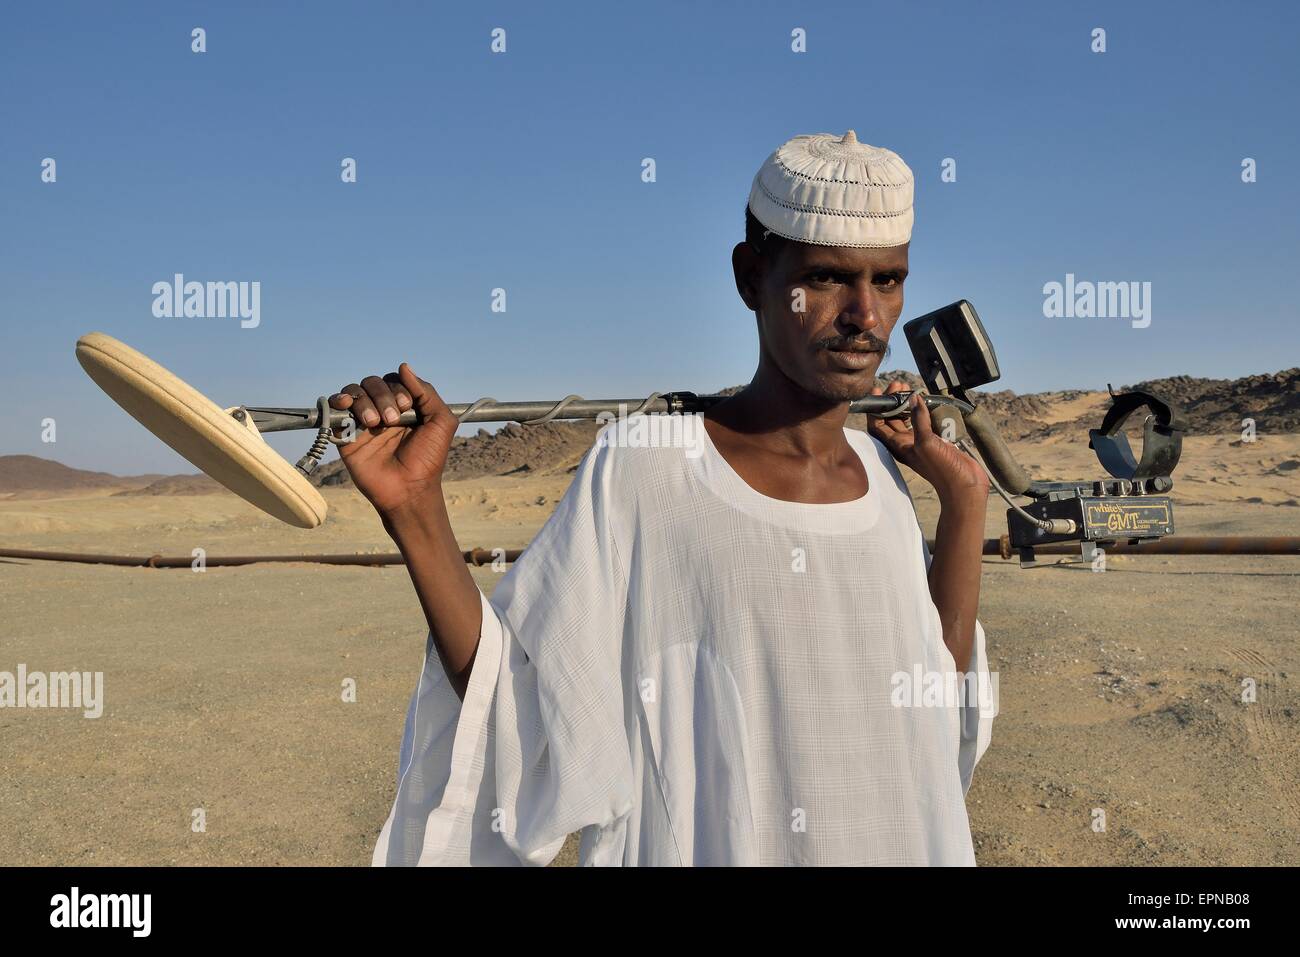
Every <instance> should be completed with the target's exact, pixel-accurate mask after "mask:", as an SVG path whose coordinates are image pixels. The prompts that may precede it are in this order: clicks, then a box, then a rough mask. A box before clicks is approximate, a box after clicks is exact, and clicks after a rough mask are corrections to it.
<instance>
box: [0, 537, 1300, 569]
mask: <svg viewBox="0 0 1300 957" xmlns="http://www.w3.org/2000/svg"><path fill="white" fill-rule="evenodd" d="M926 544H927V545H928V546H929V548H930V550H931V552H933V551H934V544H935V543H934V542H933V541H927V542H926ZM1103 550H1104V551H1105V552H1106V553H1107V554H1108V555H1300V537H1294V536H1277V537H1264V536H1240V537H1227V536H1196V535H1183V536H1171V537H1169V538H1161V539H1157V540H1154V541H1147V542H1143V543H1141V544H1138V545H1130V544H1128V543H1127V542H1119V543H1116V544H1113V545H1108V546H1103ZM523 551H524V550H523V549H522V548H507V549H492V548H471V549H469V550H468V551H464V552H462V553H461V555H462V556H463V557H464V559H465V562H466V563H467V564H470V565H491V564H492V563H493V562H496V561H504V562H507V563H509V562H514V561H517V560H518V558H519V556H520V555H522V554H523ZM1034 551H1035V552H1036V553H1038V554H1040V555H1078V554H1079V546H1078V544H1077V543H1070V542H1064V543H1061V544H1059V545H1038V546H1035V548H1034ZM983 553H984V554H985V555H999V556H1001V557H1002V558H1006V559H1010V558H1011V557H1012V551H1011V544H1010V539H1009V537H1008V536H1006V535H1003V536H1002V537H1001V538H989V539H985V541H984V552H983ZM0 558H25V559H31V560H35V561H48V562H77V563H81V564H86V565H123V566H128V567H134V568H189V567H191V566H192V565H193V564H194V563H195V561H196V559H195V558H193V557H192V556H189V555H173V556H164V555H147V556H138V555H97V554H92V553H84V552H47V551H37V550H33V549H22V548H0ZM288 562H300V563H304V564H315V565H362V566H385V565H403V564H405V562H404V560H403V559H402V555H401V553H400V552H376V553H374V554H370V555H357V554H353V555H216V556H206V557H205V558H204V559H203V564H204V565H206V566H207V567H209V568H220V567H222V566H236V565H257V564H261V563H278V564H283V563H288Z"/></svg>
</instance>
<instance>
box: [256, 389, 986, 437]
mask: <svg viewBox="0 0 1300 957" xmlns="http://www.w3.org/2000/svg"><path fill="white" fill-rule="evenodd" d="M911 395H912V393H911V392H894V393H891V394H889V395H869V396H866V397H865V398H862V399H858V400H857V401H856V402H853V403H852V404H850V406H849V411H850V412H860V413H865V414H867V415H874V416H879V417H882V418H892V417H895V416H899V415H902V414H903V413H905V412H906V411H907V402H908V399H909V398H910V397H911ZM725 398H726V396H722V395H696V394H695V393H693V392H668V393H663V394H660V393H653V394H651V395H650V396H648V397H645V398H640V399H584V398H582V397H581V396H576V395H571V396H568V397H567V398H564V399H561V400H560V401H558V402H550V401H542V402H498V401H496V400H495V399H491V398H483V399H479V400H477V401H475V402H469V403H453V404H451V405H448V408H449V409H450V410H451V412H452V414H453V415H455V416H456V417H457V418H458V419H460V421H461V422H519V423H521V424H523V425H540V424H541V423H543V422H554V421H567V420H573V419H595V418H598V417H600V416H601V415H609V416H625V415H634V414H638V413H645V414H660V415H665V414H671V413H683V414H686V413H694V412H703V411H704V410H705V409H708V408H710V407H711V406H714V405H716V404H717V403H719V402H721V401H722V400H723V399H725ZM924 398H925V404H926V406H927V407H928V408H930V409H936V408H938V407H940V406H945V405H946V406H949V407H952V408H956V409H957V410H958V411H960V412H962V413H963V414H967V413H969V412H972V411H973V406H971V405H970V403H967V402H963V401H961V400H959V399H953V398H950V397H948V396H937V395H925V397H924ZM318 407H319V403H318ZM238 411H239V412H244V413H247V414H248V415H251V416H252V418H253V425H254V426H256V427H257V430H258V431H259V432H288V431H293V430H295V429H319V428H320V413H319V411H318V408H310V409H301V408H254V407H252V406H247V407H244V408H242V409H240V410H238ZM351 420H352V413H351V412H344V411H339V410H337V409H331V410H330V421H329V424H330V427H331V428H333V429H342V428H344V427H345V426H346V425H347V423H348V422H349V421H351ZM418 422H419V416H418V415H417V414H416V412H415V410H413V409H411V410H408V411H406V412H403V413H402V415H401V418H399V419H398V421H397V424H398V425H399V426H403V425H404V426H411V425H416V424H417V423H418Z"/></svg>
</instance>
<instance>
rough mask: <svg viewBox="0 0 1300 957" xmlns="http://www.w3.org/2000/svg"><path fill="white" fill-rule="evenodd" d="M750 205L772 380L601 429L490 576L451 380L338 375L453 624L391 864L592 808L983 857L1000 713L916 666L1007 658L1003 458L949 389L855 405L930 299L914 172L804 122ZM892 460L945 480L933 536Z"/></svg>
mask: <svg viewBox="0 0 1300 957" xmlns="http://www.w3.org/2000/svg"><path fill="white" fill-rule="evenodd" d="M746 216H747V220H748V223H747V227H748V228H747V238H746V241H745V242H743V243H740V244H739V245H737V246H736V248H735V249H734V250H733V252H732V265H733V269H734V271H735V278H736V286H737V289H738V290H739V292H740V296H741V298H742V299H743V300H744V302H745V305H746V306H748V307H749V308H750V309H751V310H753V311H754V312H755V314H756V317H757V323H758V333H759V362H758V369H757V371H756V372H755V374H754V378H753V380H752V381H751V382H750V384H749V386H748V387H747V388H745V389H744V390H743V391H742V392H740V393H738V394H737V395H735V396H733V397H731V398H729V399H727V400H726V401H724V402H722V403H720V404H718V405H717V406H715V407H714V408H712V409H711V410H710V411H709V412H708V413H707V414H706V415H705V417H704V421H703V423H702V425H703V428H701V429H700V430H698V432H697V438H698V441H697V442H696V443H694V447H693V448H683V447H681V446H680V444H679V447H664V446H662V445H660V446H659V447H645V446H642V447H630V444H628V443H624V444H620V443H618V442H617V441H615V433H614V432H613V431H612V430H613V429H614V426H613V425H611V426H607V427H606V428H605V429H604V430H602V432H601V433H600V436H599V437H598V440H597V442H596V445H595V447H594V448H593V449H592V450H591V451H590V452H588V454H587V455H586V457H585V458H584V459H583V461H582V463H581V465H580V466H579V468H578V471H577V474H576V476H575V478H574V480H573V484H572V485H571V486H570V488H569V490H568V491H567V493H566V494H565V496H564V498H563V500H562V501H561V502H560V504H559V505H558V507H557V508H556V511H555V513H554V514H553V515H552V516H551V518H550V520H549V521H548V522H547V523H546V525H545V527H543V528H542V530H541V531H540V532H539V533H538V535H537V536H536V538H534V540H533V541H532V543H531V544H530V545H529V547H528V549H527V551H526V552H525V553H524V555H523V556H522V557H521V558H520V560H519V561H518V562H517V563H516V564H515V565H514V567H513V568H512V569H511V571H510V572H509V573H508V574H507V575H506V576H505V577H504V578H503V579H502V580H501V582H500V583H499V584H498V586H497V589H496V591H495V593H494V594H493V597H492V599H491V600H489V599H487V598H486V597H484V596H483V594H482V593H481V592H480V591H479V590H478V588H477V587H476V586H475V584H474V581H473V579H472V578H471V577H470V574H469V572H468V570H467V569H466V567H465V563H464V561H463V560H462V557H461V553H460V547H459V545H458V544H457V542H456V540H455V538H454V536H453V534H452V530H451V525H450V523H449V521H448V517H447V510H446V507H445V504H444V502H443V498H442V494H441V487H440V479H441V472H442V468H443V465H444V463H445V461H446V456H447V449H448V447H449V445H450V443H451V439H452V436H453V434H454V432H455V430H456V427H457V424H458V423H457V420H456V418H455V417H454V416H453V415H452V414H451V412H450V411H449V410H448V409H447V407H446V406H445V405H444V403H443V401H442V399H441V398H440V397H439V396H438V394H437V392H436V391H435V389H434V388H433V387H432V386H431V385H430V384H429V383H427V382H425V381H423V380H422V379H420V378H418V377H417V376H416V375H415V373H414V372H413V371H412V370H411V368H410V366H408V365H406V364H403V365H402V366H401V368H400V369H399V371H398V372H396V373H392V374H390V375H388V376H385V377H383V378H380V377H376V376H371V377H368V378H367V379H365V380H364V381H363V382H362V383H360V384H359V385H357V384H354V385H350V386H347V387H346V388H344V389H343V391H342V392H341V393H340V394H338V395H336V396H334V397H333V398H332V400H331V401H332V403H333V404H334V407H335V408H339V409H348V408H351V409H352V410H353V412H354V414H355V415H356V416H357V417H358V419H359V420H360V422H361V423H362V424H363V425H365V426H367V427H368V429H367V431H366V432H365V433H364V434H362V435H361V436H359V437H358V439H357V440H356V441H355V442H353V443H352V444H350V445H345V446H343V447H342V454H343V459H344V461H345V462H346V464H347V467H348V469H349V471H350V472H351V474H352V477H353V480H354V481H355V483H356V485H357V487H358V488H359V489H360V490H361V491H362V493H364V494H365V495H366V496H367V497H368V498H369V499H370V501H371V502H372V503H373V504H374V506H375V507H376V509H377V510H378V511H379V514H380V515H381V516H382V518H383V520H384V523H385V526H386V528H387V529H388V531H389V533H390V534H391V535H392V537H393V539H394V540H395V541H396V542H397V544H398V546H399V547H400V548H401V550H402V553H403V555H404V556H405V558H406V562H407V568H408V570H409V571H410V575H411V579H412V581H413V583H414V585H415V589H416V592H417V594H418V595H419V598H420V602H421V605H422V606H423V609H424V612H425V616H426V618H427V619H428V623H429V630H430V635H429V640H428V644H427V647H426V655H425V664H424V669H423V672H422V674H421V676H420V680H419V683H418V685H417V688H416V691H415V695H414V697H413V699H412V701H411V705H410V709H409V711H408V715H407V721H406V728H405V733H404V735H403V741H402V747H401V756H400V767H399V780H398V788H397V797H396V800H395V802H394V806H393V810H392V814H391V815H390V817H389V819H388V821H387V823H386V824H385V825H384V828H383V831H382V833H381V834H380V838H379V842H378V845H377V847H376V849H375V854H374V859H375V863H376V864H417V863H418V864H451V863H454V864H467V863H468V864H518V863H528V864H546V863H549V862H550V861H551V860H552V859H553V858H554V857H555V855H556V854H557V853H558V851H559V849H560V847H561V845H562V843H563V842H564V839H565V836H566V835H568V834H570V833H573V832H575V831H581V832H582V841H581V852H580V853H581V858H582V862H583V863H584V864H608V865H618V864H626V865H632V864H648V865H661V864H688V865H690V864H700V865H708V864H763V865H783V864H973V863H974V853H973V850H972V846H971V838H970V828H969V824H968V822H967V817H966V810H965V802H964V796H965V790H966V788H967V787H968V786H969V782H970V775H971V772H972V770H973V768H974V765H975V762H976V761H978V759H979V756H980V754H982V752H983V750H984V749H985V748H986V747H987V745H988V740H989V725H990V723H991V720H992V713H991V709H988V708H979V707H977V706H976V704H975V703H974V702H972V701H969V700H967V701H966V702H965V704H964V705H960V706H958V705H957V704H955V703H954V702H952V701H951V700H948V699H944V700H939V701H935V700H929V701H928V702H927V703H920V704H918V702H917V701H916V700H915V699H914V698H913V697H911V696H908V695H902V696H900V695H899V694H898V693H897V692H898V688H899V680H900V677H899V676H907V677H910V676H911V675H913V674H924V675H927V676H930V675H953V674H954V672H966V671H967V670H968V669H969V670H971V671H972V672H976V673H979V674H984V673H985V672H986V671H987V664H986V661H985V654H984V640H983V632H982V629H981V628H980V626H979V623H978V622H977V621H976V612H977V607H978V601H979V584H980V555H981V545H982V541H983V531H984V509H985V504H986V498H987V494H988V482H987V479H986V477H985V475H984V473H983V471H982V470H981V469H980V467H979V466H978V464H977V463H976V462H974V460H972V459H971V458H969V457H968V456H966V455H964V454H962V453H961V452H960V451H959V450H958V449H957V448H956V447H954V446H953V445H951V444H949V443H947V442H945V441H944V440H943V439H942V438H940V437H939V436H938V435H937V434H936V433H935V432H934V431H933V429H932V427H931V421H930V415H929V412H928V410H927V409H926V407H925V406H924V404H914V405H913V406H912V408H911V416H910V417H911V422H910V423H905V422H900V421H898V420H881V419H873V420H872V426H871V435H866V434H864V433H862V432H858V431H855V430H849V429H846V428H845V419H846V415H847V410H848V405H849V402H850V401H851V400H853V399H857V398H860V397H862V396H864V395H867V394H869V393H871V394H875V393H879V392H880V389H879V388H878V387H876V386H875V384H874V382H875V379H874V377H875V373H876V371H877V369H878V368H879V365H880V361H881V357H882V355H883V353H884V350H885V348H886V343H887V342H888V340H889V336H890V333H891V332H892V330H893V328H894V325H895V323H896V322H897V321H898V318H899V315H900V313H901V311H902V306H903V282H904V280H905V279H906V277H907V251H908V243H909V241H910V238H911V226H912V175H911V171H910V170H909V169H908V168H907V166H906V165H905V164H904V163H903V161H902V160H901V159H900V158H899V157H898V156H896V155H895V154H893V153H892V152H890V151H888V150H884V149H877V148H875V147H872V146H867V145H865V144H862V143H859V142H858V141H857V138H856V136H855V135H854V134H853V132H852V131H850V132H848V133H847V134H845V135H844V136H843V137H835V136H832V135H829V134H820V135H816V136H799V137H795V138H794V139H792V140H790V141H789V142H787V143H786V144H784V145H783V146H782V147H781V148H780V149H778V150H777V151H776V152H775V153H773V154H772V156H771V157H769V159H768V160H767V162H766V163H765V164H764V165H763V167H762V169H760V171H759V173H758V175H757V176H756V177H755V179H754V183H753V188H752V191H751V194H750V200H749V205H748V208H747V211H746ZM901 388H903V384H902V383H898V382H895V383H891V384H890V386H889V391H891V392H892V391H897V390H899V389H901ZM411 407H414V408H416V409H418V411H419V412H420V414H421V420H422V423H423V424H421V425H420V426H418V427H416V428H413V429H403V428H383V425H384V424H385V423H389V424H391V423H393V422H395V421H396V416H397V415H398V414H399V413H400V412H401V411H403V410H405V409H408V408H411ZM893 459H898V460H899V461H901V462H903V463H905V464H906V465H908V466H909V467H911V468H912V469H913V470H914V471H915V472H916V473H917V474H919V475H920V476H921V477H922V478H924V479H925V480H927V481H929V482H930V483H931V484H932V485H933V486H934V488H935V490H936V492H937V495H938V498H939V502H940V505H941V512H940V518H939V524H938V530H937V540H936V547H935V554H934V557H933V561H932V562H931V561H930V556H929V554H928V552H927V549H926V545H925V541H924V539H923V537H922V535H921V532H920V529H919V527H918V524H917V520H916V514H915V511H914V510H913V507H912V503H911V499H910V497H909V495H908V492H907V488H906V486H905V484H904V483H903V480H902V477H901V475H900V473H899V471H898V468H897V466H896V465H895V464H894V461H893ZM949 684H950V685H951V683H949Z"/></svg>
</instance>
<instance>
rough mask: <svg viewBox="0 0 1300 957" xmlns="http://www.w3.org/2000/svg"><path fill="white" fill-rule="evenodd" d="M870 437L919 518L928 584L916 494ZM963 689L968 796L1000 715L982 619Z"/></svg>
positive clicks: (960, 759)
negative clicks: (915, 499)
mask: <svg viewBox="0 0 1300 957" xmlns="http://www.w3.org/2000/svg"><path fill="white" fill-rule="evenodd" d="M869 438H870V439H871V441H872V442H873V443H874V444H875V448H876V451H877V455H878V457H879V460H880V462H881V463H882V464H883V465H884V466H885V468H886V470H887V471H888V472H889V475H890V478H891V479H892V480H893V482H894V485H895V486H896V487H897V488H898V490H899V491H900V492H901V493H902V494H903V495H904V496H905V497H906V499H907V503H908V505H909V506H911V508H912V515H913V517H914V518H916V537H917V539H919V544H920V552H921V554H920V558H921V562H922V565H923V567H924V575H923V577H922V579H921V581H922V582H923V583H927V582H928V579H929V572H930V563H931V562H933V561H934V556H932V555H931V554H930V547H929V545H927V544H926V541H925V529H923V528H921V520H920V518H919V517H918V516H917V515H916V504H915V503H914V502H913V501H912V493H911V491H910V490H909V489H908V487H907V482H906V481H905V480H904V479H903V474H902V472H900V471H899V469H898V465H897V463H895V462H894V459H893V456H892V455H890V454H889V450H888V449H886V448H885V446H884V444H883V443H882V442H881V441H880V440H879V439H877V438H876V437H875V436H869ZM922 587H926V588H927V589H928V584H923V586H922ZM926 597H927V599H928V597H929V596H928V591H927V595H926ZM931 607H932V608H933V603H931ZM933 620H934V621H935V622H936V623H938V622H939V611H938V609H937V608H936V609H933ZM940 627H941V626H940ZM937 640H938V641H939V642H942V641H943V634H942V631H940V633H939V635H938V638H937ZM962 688H963V689H964V691H965V695H964V697H963V698H962V701H961V703H960V705H959V707H958V711H959V721H960V726H961V739H960V744H959V746H958V750H957V767H958V770H959V772H960V774H961V788H962V793H963V794H965V793H966V792H967V791H969V790H970V784H971V778H972V776H973V775H974V774H975V765H976V764H978V763H979V760H980V758H982V757H983V756H984V752H985V751H987V750H988V747H989V742H990V741H991V740H992V739H993V719H994V718H996V717H997V714H998V686H997V675H995V674H993V673H992V672H990V671H989V660H988V648H987V642H986V640H985V637H984V626H983V625H982V624H980V620H979V618H976V619H975V648H974V650H973V651H972V653H971V661H970V666H969V669H968V670H967V672H966V677H965V681H964V682H963V683H962Z"/></svg>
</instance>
